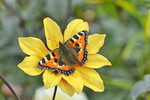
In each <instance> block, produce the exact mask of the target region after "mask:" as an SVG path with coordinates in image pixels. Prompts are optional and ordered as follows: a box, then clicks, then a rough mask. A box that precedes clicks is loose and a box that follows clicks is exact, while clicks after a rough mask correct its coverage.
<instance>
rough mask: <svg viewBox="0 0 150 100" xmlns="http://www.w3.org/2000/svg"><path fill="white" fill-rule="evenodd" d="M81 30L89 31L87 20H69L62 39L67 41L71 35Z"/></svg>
mask: <svg viewBox="0 0 150 100" xmlns="http://www.w3.org/2000/svg"><path fill="white" fill-rule="evenodd" d="M83 30H87V31H89V26H88V23H87V22H84V21H83V20H81V19H75V20H73V21H71V22H70V23H69V24H68V26H67V27H66V29H65V33H64V40H65V41H67V40H68V39H69V38H71V37H72V36H73V35H75V34H76V33H78V32H80V31H83Z"/></svg>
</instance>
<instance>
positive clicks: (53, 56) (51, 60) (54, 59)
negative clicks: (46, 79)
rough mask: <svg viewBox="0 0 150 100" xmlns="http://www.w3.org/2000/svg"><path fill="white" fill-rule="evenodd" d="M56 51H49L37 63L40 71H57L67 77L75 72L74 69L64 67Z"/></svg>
mask: <svg viewBox="0 0 150 100" xmlns="http://www.w3.org/2000/svg"><path fill="white" fill-rule="evenodd" d="M60 57H61V56H60V54H59V52H58V49H56V50H54V51H51V52H50V53H49V54H47V55H46V56H45V57H44V58H43V59H42V60H41V61H40V62H39V63H38V67H39V68H40V69H42V70H46V69H47V70H51V71H58V72H60V73H61V74H65V75H69V74H70V73H73V72H74V71H75V68H73V67H71V66H68V65H66V64H65V63H64V62H62V61H61V58H60Z"/></svg>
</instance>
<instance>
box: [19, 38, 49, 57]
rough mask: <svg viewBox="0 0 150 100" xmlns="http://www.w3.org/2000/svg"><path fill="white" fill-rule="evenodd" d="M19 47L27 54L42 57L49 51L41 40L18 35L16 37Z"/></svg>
mask: <svg viewBox="0 0 150 100" xmlns="http://www.w3.org/2000/svg"><path fill="white" fill-rule="evenodd" d="M18 41H19V45H20V48H21V49H22V51H23V52H24V53H26V54H28V55H38V56H39V57H41V58H42V57H44V56H45V55H46V54H48V53H49V51H48V50H47V48H46V47H45V45H44V44H43V42H42V41H41V40H40V39H38V38H34V37H19V38H18Z"/></svg>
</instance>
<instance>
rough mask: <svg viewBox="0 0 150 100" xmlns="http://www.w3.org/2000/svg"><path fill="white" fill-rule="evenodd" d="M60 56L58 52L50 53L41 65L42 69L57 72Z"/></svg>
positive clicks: (39, 64) (39, 65)
mask: <svg viewBox="0 0 150 100" xmlns="http://www.w3.org/2000/svg"><path fill="white" fill-rule="evenodd" d="M58 58H59V54H58V52H57V51H50V53H49V54H47V55H46V56H45V57H44V58H43V59H42V60H41V61H40V62H39V63H38V67H39V68H40V69H48V70H52V71H56V70H57V66H58Z"/></svg>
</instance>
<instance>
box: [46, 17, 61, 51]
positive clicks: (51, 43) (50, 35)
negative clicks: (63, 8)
mask: <svg viewBox="0 0 150 100" xmlns="http://www.w3.org/2000/svg"><path fill="white" fill-rule="evenodd" d="M44 30H45V36H46V41H47V46H48V47H49V49H50V50H54V49H56V48H58V47H59V41H60V42H63V37H62V33H61V30H60V28H59V26H58V25H57V23H56V22H54V21H53V20H52V19H50V18H48V17H47V18H45V19H44Z"/></svg>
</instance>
